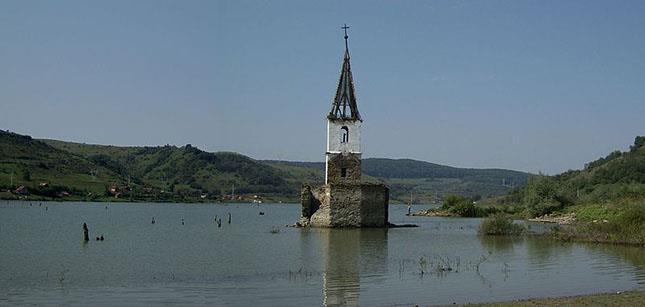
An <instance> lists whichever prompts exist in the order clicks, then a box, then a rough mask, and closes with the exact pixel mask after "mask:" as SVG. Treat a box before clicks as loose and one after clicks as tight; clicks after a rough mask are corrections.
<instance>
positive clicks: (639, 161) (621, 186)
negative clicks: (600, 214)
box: [498, 136, 645, 216]
mask: <svg viewBox="0 0 645 307" xmlns="http://www.w3.org/2000/svg"><path fill="white" fill-rule="evenodd" d="M640 199H645V137H642V136H639V137H636V139H635V141H634V145H632V146H631V148H630V150H629V151H627V152H620V151H614V152H612V153H610V154H609V155H607V156H606V157H603V158H600V159H598V160H596V161H593V162H590V163H588V164H587V165H586V166H585V168H584V169H582V170H571V171H567V172H564V173H562V174H560V175H557V176H534V177H532V178H531V179H530V180H529V182H528V184H527V185H526V186H524V187H522V188H518V189H516V190H513V191H512V192H511V193H510V194H509V195H507V196H505V197H503V198H501V199H499V200H498V202H499V203H502V204H509V205H517V206H521V207H523V208H525V209H526V213H527V215H528V216H537V215H543V214H548V213H551V212H554V211H561V210H564V209H567V208H569V207H576V206H578V207H579V206H589V205H605V204H613V205H616V204H620V203H624V202H630V201H634V200H640Z"/></svg>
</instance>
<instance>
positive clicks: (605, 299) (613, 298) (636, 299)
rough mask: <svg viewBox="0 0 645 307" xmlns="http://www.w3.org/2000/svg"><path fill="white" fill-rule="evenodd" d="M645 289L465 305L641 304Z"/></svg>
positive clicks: (644, 296) (643, 300) (644, 300)
mask: <svg viewBox="0 0 645 307" xmlns="http://www.w3.org/2000/svg"><path fill="white" fill-rule="evenodd" d="M643 302H645V291H627V292H615V293H603V294H591V295H579V296H568V297H554V298H532V299H526V300H516V301H509V302H497V303H486V304H466V305H465V306H642V305H643Z"/></svg>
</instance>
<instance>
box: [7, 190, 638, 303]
mask: <svg viewBox="0 0 645 307" xmlns="http://www.w3.org/2000/svg"><path fill="white" fill-rule="evenodd" d="M423 208H424V207H423V206H417V207H416V208H415V209H414V210H415V211H416V210H420V209H423ZM260 211H262V212H264V213H265V214H264V215H260V214H259V212H260ZM405 211H406V207H405V206H391V207H390V220H391V222H394V223H415V224H418V225H419V226H420V227H419V228H398V229H389V230H384V229H363V230H350V229H345V230H342V229H334V230H330V229H297V228H291V227H285V225H286V224H293V223H294V222H295V221H296V220H297V219H298V217H299V212H300V206H299V205H292V204H290V205H287V204H268V205H265V204H263V205H261V206H257V205H251V204H230V205H224V204H105V203H42V206H39V203H38V202H32V203H31V205H30V203H29V202H2V203H0V305H2V304H56V305H59V304H67V305H87V304H88V303H91V304H102V305H123V304H127V305H141V304H145V305H149V304H154V305H157V304H178V305H203V304H208V305H237V306H248V305H251V304H258V305H263V306H267V305H274V306H284V305H305V306H312V305H313V306H315V305H341V304H342V305H365V306H381V305H386V306H389V305H411V304H420V305H432V304H452V303H453V302H454V303H467V302H487V301H500V300H513V299H521V298H529V297H545V296H562V295H577V294H589V293H596V292H608V291H623V290H628V289H645V250H644V249H642V248H633V247H620V246H609V245H593V244H579V243H558V242H551V241H547V240H544V239H539V238H515V239H513V238H488V237H479V236H477V227H478V225H479V223H480V222H481V220H480V219H454V218H438V217H437V218H428V217H406V216H405V215H404V213H405ZM228 213H231V215H232V222H231V223H230V224H228V222H227V219H228ZM215 216H218V217H219V218H221V219H222V225H221V227H218V226H217V224H216V223H215V222H214V218H215ZM152 217H154V218H155V220H156V223H155V224H151V219H152ZM182 219H183V222H184V224H183V225H182ZM83 222H86V223H87V224H88V225H89V228H90V237H91V238H92V240H91V241H90V242H88V243H83V242H82V228H81V225H82V224H83ZM534 227H537V226H534ZM100 235H103V236H104V237H105V241H100V242H98V241H95V240H94V237H96V236H100Z"/></svg>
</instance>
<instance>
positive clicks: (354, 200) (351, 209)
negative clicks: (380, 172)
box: [299, 183, 389, 227]
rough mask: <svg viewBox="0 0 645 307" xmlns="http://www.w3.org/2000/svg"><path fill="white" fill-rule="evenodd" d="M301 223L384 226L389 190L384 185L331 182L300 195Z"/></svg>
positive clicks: (308, 187) (302, 224)
mask: <svg viewBox="0 0 645 307" xmlns="http://www.w3.org/2000/svg"><path fill="white" fill-rule="evenodd" d="M301 203H302V218H301V221H300V222H299V224H300V225H301V226H314V227H385V226H387V224H388V203H389V189H388V188H387V187H386V186H385V185H382V184H367V183H362V184H348V183H341V184H328V185H323V186H320V187H318V188H315V189H312V188H311V187H310V186H308V185H305V186H304V187H303V189H302V194H301Z"/></svg>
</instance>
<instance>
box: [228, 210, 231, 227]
mask: <svg viewBox="0 0 645 307" xmlns="http://www.w3.org/2000/svg"><path fill="white" fill-rule="evenodd" d="M228 223H229V224H230V223H231V213H230V212H229V213H228Z"/></svg>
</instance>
